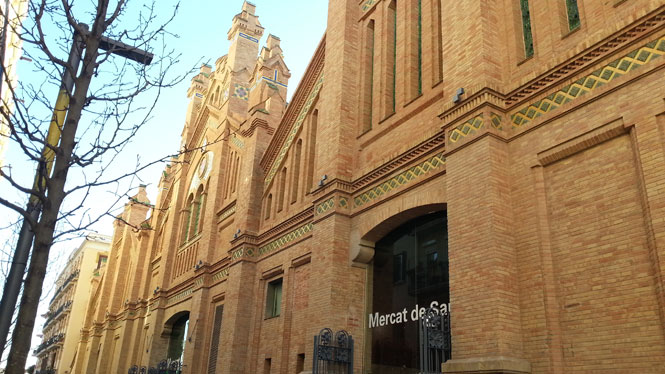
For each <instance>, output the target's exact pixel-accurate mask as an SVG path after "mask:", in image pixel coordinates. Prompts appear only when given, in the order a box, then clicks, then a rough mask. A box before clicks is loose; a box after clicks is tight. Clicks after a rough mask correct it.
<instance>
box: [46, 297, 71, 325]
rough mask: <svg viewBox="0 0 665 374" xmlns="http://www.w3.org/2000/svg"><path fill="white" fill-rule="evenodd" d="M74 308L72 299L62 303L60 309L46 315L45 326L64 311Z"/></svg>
mask: <svg viewBox="0 0 665 374" xmlns="http://www.w3.org/2000/svg"><path fill="white" fill-rule="evenodd" d="M71 308H72V301H71V300H69V301H67V302H66V303H64V304H62V305H60V307H59V308H58V309H56V310H55V311H54V312H53V313H51V312H49V313H48V316H47V317H46V322H44V327H43V328H46V326H48V324H49V323H51V322H52V321H54V320H55V319H56V318H58V316H60V315H61V314H62V313H63V312H65V311H67V310H70V309H71Z"/></svg>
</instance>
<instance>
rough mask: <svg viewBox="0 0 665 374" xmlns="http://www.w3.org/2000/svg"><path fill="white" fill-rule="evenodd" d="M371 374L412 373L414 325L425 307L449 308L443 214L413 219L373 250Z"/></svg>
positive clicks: (416, 361)
mask: <svg viewBox="0 0 665 374" xmlns="http://www.w3.org/2000/svg"><path fill="white" fill-rule="evenodd" d="M373 261H374V262H373V293H372V309H371V312H370V315H369V329H370V333H371V336H372V339H371V342H372V373H373V374H397V373H399V374H407V373H409V374H410V373H418V369H419V368H418V366H419V351H418V350H419V337H418V320H419V318H420V316H421V315H422V314H423V313H424V311H425V310H426V309H427V308H429V307H430V306H435V307H437V308H439V310H441V311H443V312H447V311H448V309H449V302H450V293H449V286H448V230H447V219H446V212H445V211H444V212H437V213H433V214H429V215H426V216H422V217H419V218H417V219H414V220H412V221H410V222H407V223H406V224H404V225H402V226H400V227H398V228H397V229H395V230H393V231H392V232H391V233H389V234H388V235H386V236H385V237H384V238H383V239H381V240H380V241H378V242H377V243H376V246H375V254H374V260H373Z"/></svg>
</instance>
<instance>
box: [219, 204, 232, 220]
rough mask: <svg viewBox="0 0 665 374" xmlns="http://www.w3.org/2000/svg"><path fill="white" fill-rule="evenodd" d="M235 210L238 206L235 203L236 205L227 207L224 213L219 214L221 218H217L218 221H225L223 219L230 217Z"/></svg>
mask: <svg viewBox="0 0 665 374" xmlns="http://www.w3.org/2000/svg"><path fill="white" fill-rule="evenodd" d="M235 212H236V206H235V205H234V206H232V207H230V208H229V209H227V210H226V212H224V213H222V215H221V216H219V218H218V219H217V221H218V222H221V221H223V220H225V219H227V218H229V217H230V216H231V215H232V214H233V213H235Z"/></svg>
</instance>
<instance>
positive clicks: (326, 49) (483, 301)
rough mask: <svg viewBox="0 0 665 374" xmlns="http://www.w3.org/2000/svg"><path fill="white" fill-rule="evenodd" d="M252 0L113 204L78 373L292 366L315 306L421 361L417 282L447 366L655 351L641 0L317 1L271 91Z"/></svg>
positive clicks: (657, 136)
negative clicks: (164, 149) (306, 48)
mask: <svg viewBox="0 0 665 374" xmlns="http://www.w3.org/2000/svg"><path fill="white" fill-rule="evenodd" d="M257 14H258V13H257V10H256V9H255V6H254V5H252V4H251V3H249V2H244V3H243V4H242V11H241V12H240V13H239V14H238V15H236V16H235V17H234V18H233V19H232V21H231V28H230V30H229V32H228V35H227V37H228V38H229V40H231V46H230V49H229V51H228V54H227V55H225V56H223V57H221V58H219V59H218V60H217V61H216V63H215V66H205V65H204V66H202V67H201V70H200V72H199V74H198V75H197V76H196V77H194V79H193V80H192V84H191V86H190V88H189V91H188V92H187V94H188V97H189V98H190V99H191V101H190V105H189V108H188V110H187V118H186V121H185V124H184V129H183V135H182V149H183V152H182V154H181V155H180V156H179V157H178V158H175V159H173V160H172V163H171V164H170V165H169V166H168V167H167V168H166V169H165V171H164V175H163V177H162V179H161V180H160V182H159V187H160V194H159V196H158V197H157V199H156V200H155V201H153V202H151V201H149V200H148V197H147V195H146V192H145V188H140V189H139V192H138V193H137V195H136V196H135V197H134V198H132V199H131V201H130V202H128V204H127V205H126V208H125V211H124V212H123V213H122V214H121V215H120V216H119V219H118V220H117V221H116V224H115V231H114V236H113V242H112V246H111V250H110V258H109V262H108V267H107V270H106V272H105V274H104V276H103V280H102V281H101V284H100V286H99V288H98V289H97V292H96V293H95V294H94V296H93V298H92V299H91V304H90V308H89V310H88V312H87V315H86V319H85V327H84V329H83V330H82V336H81V343H80V345H79V350H78V354H77V358H76V365H75V372H77V373H124V372H127V370H128V369H130V367H131V366H133V365H136V366H137V367H143V366H145V367H151V366H156V365H157V364H158V363H159V362H160V361H162V360H165V359H169V360H171V361H173V362H177V363H182V364H183V365H184V366H183V367H182V370H183V372H185V373H223V374H240V373H243V374H253V373H281V374H285V373H301V372H308V371H310V370H312V366H313V362H314V360H313V357H312V352H313V337H314V336H315V335H317V334H319V332H320V331H321V330H322V329H323V328H331V329H332V330H333V331H338V330H342V329H343V330H345V331H347V332H348V333H349V334H350V335H352V336H353V339H354V341H355V345H354V356H353V357H354V359H353V368H354V372H355V373H374V374H392V373H417V372H418V371H419V365H420V363H419V354H420V353H421V352H422V351H421V343H420V340H419V339H420V335H419V316H420V315H421V310H424V308H425V307H429V306H435V307H436V308H438V309H439V310H440V311H441V312H443V314H444V315H446V316H449V318H450V323H451V326H452V328H451V332H450V336H451V344H452V351H451V352H450V356H451V357H448V354H446V355H445V356H446V357H445V359H446V362H445V363H443V365H442V366H441V370H442V371H443V372H445V373H478V372H483V373H513V374H514V373H534V374H544V373H594V372H598V373H600V372H603V373H606V372H615V373H624V372H636V373H637V372H639V373H653V374H655V373H661V372H662V370H663V362H665V335H664V331H665V294H664V291H665V283H664V279H665V274H664V269H665V260H664V259H665V209H664V208H665V114H664V113H665V84H663V82H665V69H664V67H665V58H662V57H663V55H665V4H663V3H662V1H651V0H634V1H625V0H616V1H615V0H611V1H602V2H601V1H592V0H578V1H568V0H567V1H564V0H560V1H548V2H543V1H528V0H520V1H491V2H488V1H481V0H473V1H465V2H456V3H455V5H452V4H448V3H445V2H442V1H440V0H409V1H401V0H400V1H396V0H364V1H360V2H359V1H357V0H335V1H330V2H329V13H328V27H327V32H326V35H325V36H324V38H323V39H322V41H321V43H320V45H319V47H318V48H317V50H316V51H314V55H313V58H312V60H311V62H310V65H309V67H308V70H307V72H306V73H305V75H304V77H303V79H302V81H301V82H299V83H298V85H297V88H296V91H295V94H294V96H293V99H292V101H291V102H290V103H289V104H288V105H287V104H286V90H287V87H288V86H289V84H290V85H291V86H292V87H293V85H294V84H293V83H294V82H289V77H290V75H289V70H288V67H287V65H286V64H285V62H284V60H283V57H282V50H281V47H280V40H279V38H277V37H275V36H272V35H269V36H268V37H267V41H266V42H265V46H264V47H260V45H259V41H260V40H261V38H262V36H263V34H264V28H263V26H262V25H261V24H260V22H259V21H258V16H257ZM152 204H154V205H152ZM441 361H443V359H442V360H441Z"/></svg>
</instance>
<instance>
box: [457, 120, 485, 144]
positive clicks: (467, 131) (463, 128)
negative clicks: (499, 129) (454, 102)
mask: <svg viewBox="0 0 665 374" xmlns="http://www.w3.org/2000/svg"><path fill="white" fill-rule="evenodd" d="M483 127H485V121H484V120H483V115H482V114H480V115H478V116H476V117H474V118H471V119H470V120H468V121H466V122H464V123H463V124H461V125H459V126H457V127H456V128H455V129H454V130H453V131H451V132H450V138H449V139H450V142H451V143H456V142H457V141H459V140H461V139H463V138H466V137H467V136H471V135H473V134H475V133H476V131H478V130H480V129H482V128H483Z"/></svg>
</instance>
